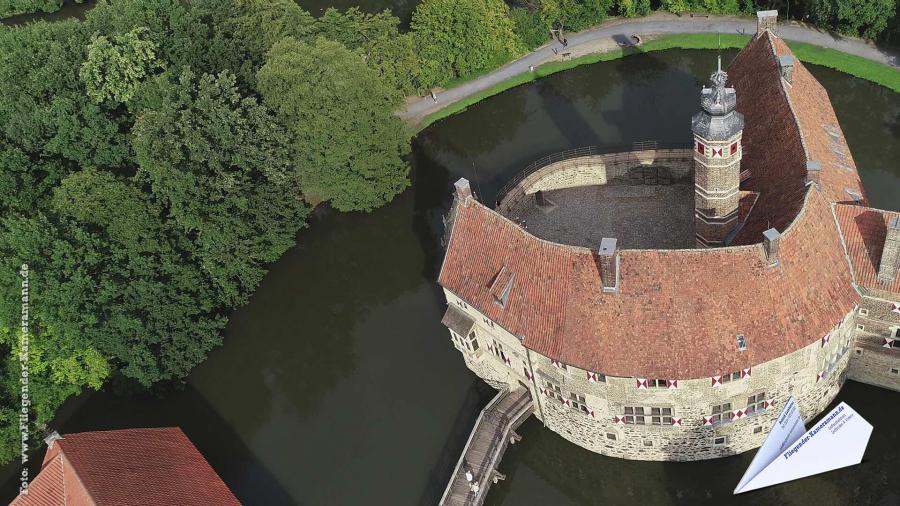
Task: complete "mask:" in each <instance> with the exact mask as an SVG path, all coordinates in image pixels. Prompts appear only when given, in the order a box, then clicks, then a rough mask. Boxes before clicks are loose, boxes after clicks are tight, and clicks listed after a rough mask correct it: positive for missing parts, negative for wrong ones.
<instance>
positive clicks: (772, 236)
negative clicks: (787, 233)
mask: <svg viewBox="0 0 900 506" xmlns="http://www.w3.org/2000/svg"><path fill="white" fill-rule="evenodd" d="M780 242H781V234H780V233H779V232H778V231H777V230H775V229H774V228H770V229H769V230H766V231H765V232H763V249H764V250H765V251H766V260H767V261H768V262H769V267H774V266H776V265H778V243H780Z"/></svg>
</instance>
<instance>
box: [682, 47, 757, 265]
mask: <svg viewBox="0 0 900 506" xmlns="http://www.w3.org/2000/svg"><path fill="white" fill-rule="evenodd" d="M727 80H728V74H726V73H725V72H724V71H723V70H722V58H721V57H719V68H718V70H716V71H715V72H713V74H712V76H711V77H710V81H712V85H713V87H712V88H707V87H704V88H703V91H702V92H701V93H700V107H701V108H702V110H701V111H700V112H698V113H697V114H695V115H694V117H693V119H692V121H691V130H693V132H694V234H695V236H696V239H697V246H698V247H707V248H708V247H717V246H724V245H725V244H726V239H729V237H728V236H729V234H730V233H731V232H732V231H733V230H734V229H735V226H736V225H737V219H738V190H739V189H740V184H741V154H742V152H741V132H742V131H743V130H744V115H743V114H741V113H739V112H737V111H736V110H735V106H736V104H737V96H736V95H735V92H734V88H726V87H725V82H726V81H727Z"/></svg>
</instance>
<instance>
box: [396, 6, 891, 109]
mask: <svg viewBox="0 0 900 506" xmlns="http://www.w3.org/2000/svg"><path fill="white" fill-rule="evenodd" d="M716 32H718V33H747V34H753V33H755V32H756V20H755V19H747V18H736V17H719V16H709V17H693V18H692V17H690V16H686V15H685V16H682V17H678V16H675V15H674V14H669V13H654V14H652V15H650V16H647V17H643V18H638V19H616V20H613V21H610V22H607V23H604V24H602V25H600V26H598V27H596V28H591V29H589V30H585V31H583V32H579V33H575V34H571V35H568V36H567V38H568V42H569V45H568V47H567V48H565V50H562V45H561V44H559V43H556V42H553V43H550V44H546V45H544V46H541V47H539V48H537V49H535V50H534V51H532V52H531V53H529V54H527V55H525V56H523V57H521V58H519V59H518V60H515V61H513V62H511V63H508V64H506V65H504V66H503V67H500V68H499V69H497V70H495V71H493V72H491V73H490V74H487V75H485V76H483V77H480V78H478V79H474V80H472V81H469V82H467V83H465V84H462V85H460V86H457V87H455V88H452V89H450V90H447V91H444V92H441V93H438V95H437V102H434V101H433V100H432V99H431V97H426V98H423V99H420V100H417V101H415V102H412V103H410V104H409V105H408V106H407V108H406V110H405V111H401V112H399V113H397V114H398V116H400V117H401V118H403V119H404V120H406V121H407V122H410V123H413V124H415V123H418V122H419V121H421V120H422V119H423V118H424V117H425V116H427V115H428V114H431V113H432V112H434V111H437V110H439V109H441V108H443V107H445V106H447V105H450V104H452V103H454V102H457V101H459V100H462V99H463V98H466V97H469V96H471V95H474V94H476V93H478V92H481V91H484V90H486V89H488V88H490V87H492V86H494V85H496V84H498V83H501V82H503V81H505V80H507V79H509V78H511V77H513V76H516V75H518V74H522V73H525V72H529V67H530V66H532V65H534V66H535V67H537V66H538V65H540V64H542V63H545V62H547V61H551V60H555V59H559V56H557V55H555V54H554V53H553V49H554V48H555V49H556V50H557V51H559V52H560V53H562V52H564V51H566V52H571V53H573V54H580V53H584V52H585V48H586V47H588V46H592V45H593V46H598V45H599V46H600V47H599V48H598V49H600V50H602V47H603V46H602V44H603V43H607V46H608V47H610V48H611V47H615V45H616V42H617V41H620V40H625V39H626V38H627V37H629V36H630V35H632V34H636V35H641V36H647V35H655V34H670V33H716ZM778 35H779V36H780V37H782V38H784V39H788V40H795V41H799V42H806V43H809V44H815V45H817V46H823V47H827V48H832V49H837V50H838V51H842V52H845V53H849V54H853V55H856V56H861V57H863V58H867V59H869V60H873V61H876V62H879V63H884V64H887V65H890V66H892V67H894V68H900V58H898V56H897V55H896V54H893V53H890V52H888V51H886V50H883V49H879V48H878V47H877V46H875V45H874V44H871V43H868V42H865V41H863V40H861V39H854V38H848V37H841V36H838V35H834V34H832V33H829V32H826V31H824V30H820V29H817V28H814V27H812V26H810V25H805V24H801V23H796V22H791V23H789V24H785V23H782V24H779V25H778ZM579 49H581V51H579ZM590 52H596V49H595V50H594V51H590Z"/></svg>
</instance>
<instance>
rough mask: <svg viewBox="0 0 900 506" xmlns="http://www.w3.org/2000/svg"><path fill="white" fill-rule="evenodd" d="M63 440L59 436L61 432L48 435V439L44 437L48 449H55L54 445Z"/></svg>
mask: <svg viewBox="0 0 900 506" xmlns="http://www.w3.org/2000/svg"><path fill="white" fill-rule="evenodd" d="M62 438H63V437H62V436H60V435H59V432H56V431H53V432H51V433H50V434H47V436H46V437H44V443H46V444H47V448H53V443H54V442H56V441H59V440H60V439H62Z"/></svg>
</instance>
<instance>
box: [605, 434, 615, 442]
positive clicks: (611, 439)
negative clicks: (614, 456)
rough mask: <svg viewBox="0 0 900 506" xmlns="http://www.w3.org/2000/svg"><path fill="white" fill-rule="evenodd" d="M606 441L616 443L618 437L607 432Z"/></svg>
mask: <svg viewBox="0 0 900 506" xmlns="http://www.w3.org/2000/svg"><path fill="white" fill-rule="evenodd" d="M606 439H609V440H610V441H615V440H616V435H615V434H613V433H612V432H607V433H606Z"/></svg>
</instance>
